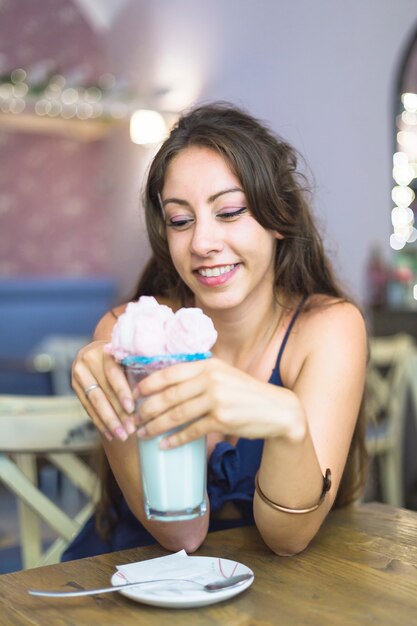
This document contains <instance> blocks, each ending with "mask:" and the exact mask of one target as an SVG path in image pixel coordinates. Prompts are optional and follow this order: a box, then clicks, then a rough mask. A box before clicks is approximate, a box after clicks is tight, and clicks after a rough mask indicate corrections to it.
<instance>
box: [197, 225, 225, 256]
mask: <svg viewBox="0 0 417 626" xmlns="http://www.w3.org/2000/svg"><path fill="white" fill-rule="evenodd" d="M222 248H223V239H222V228H221V225H220V224H217V223H216V222H215V221H214V220H204V221H202V222H201V221H200V222H199V221H196V223H195V225H194V232H193V237H192V241H191V251H192V253H193V254H196V255H198V256H208V255H209V254H210V253H212V252H220V251H221V250H222Z"/></svg>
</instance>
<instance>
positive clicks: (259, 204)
mask: <svg viewBox="0 0 417 626" xmlns="http://www.w3.org/2000/svg"><path fill="white" fill-rule="evenodd" d="M305 193H306V190H305V181H304V179H303V177H302V176H301V175H300V174H299V173H298V172H297V158H296V154H295V151H294V150H293V149H292V148H291V147H290V146H289V145H288V144H287V143H286V142H284V141H282V140H281V139H280V138H278V137H277V136H275V135H274V134H273V133H272V132H271V131H270V130H269V129H268V128H267V127H266V126H264V125H263V124H261V123H260V122H259V121H257V120H256V119H254V118H253V117H251V116H250V115H248V114H247V113H246V112H244V111H242V110H239V109H237V108H235V107H232V106H229V105H227V104H213V105H208V106H201V107H199V108H196V109H194V110H192V111H191V112H189V113H187V114H185V115H183V116H182V117H181V119H180V120H179V122H178V123H177V125H176V126H175V128H174V129H173V130H172V132H171V134H170V136H169V138H168V139H167V140H166V141H165V143H164V144H163V145H162V147H161V148H160V150H159V152H158V153H157V155H156V157H155V158H154V160H153V163H152V165H151V168H150V171H149V176H148V180H147V185H146V192H145V203H144V204H145V210H146V221H147V229H148V234H149V238H150V243H151V246H152V250H153V257H152V259H151V261H150V264H149V265H148V267H147V268H146V269H145V272H144V275H143V279H142V281H141V283H140V285H139V288H138V291H137V293H136V294H135V298H137V297H138V296H139V295H150V294H152V295H155V296H156V297H157V298H158V300H159V301H160V302H163V303H167V304H169V305H170V306H171V307H172V308H174V309H176V308H178V307H180V306H197V307H200V308H201V309H203V311H204V312H205V313H206V314H207V315H209V316H210V317H211V318H212V320H213V322H214V325H215V328H216V330H217V332H218V340H217V342H216V344H215V346H214V348H213V355H214V356H213V358H212V359H209V360H207V361H199V362H194V363H182V364H178V365H175V366H172V367H170V368H167V369H165V370H162V371H160V372H156V373H154V374H152V375H151V376H149V377H148V378H146V379H145V380H143V381H142V382H141V383H140V394H141V396H144V397H146V400H145V401H144V403H143V404H142V406H141V408H140V422H141V424H142V427H141V428H140V429H139V430H138V416H135V415H134V410H133V401H132V395H131V392H130V390H129V386H128V384H127V381H126V378H125V376H124V374H123V371H122V368H121V367H120V366H119V365H118V364H117V363H116V362H115V361H114V359H113V357H112V356H110V355H108V354H106V353H105V352H104V351H103V346H104V344H105V343H107V342H108V341H109V338H110V334H111V330H112V327H113V325H114V323H115V319H116V317H117V316H118V315H119V314H120V313H121V312H122V311H123V309H124V307H120V308H118V309H117V310H115V311H112V312H110V313H108V314H107V315H105V317H104V318H103V319H102V320H101V321H100V323H99V325H98V327H97V329H96V333H95V338H94V341H93V342H92V343H91V344H89V345H87V346H86V347H85V348H83V350H81V352H80V353H79V355H78V357H77V359H76V361H75V364H74V367H73V386H74V389H75V391H76V393H77V395H78V396H79V398H80V400H81V402H82V404H83V405H84V407H85V408H86V410H87V412H88V413H89V414H90V416H91V418H92V420H93V421H94V423H95V425H96V426H97V428H98V429H99V431H100V432H101V433H102V435H103V437H102V439H103V447H104V450H105V453H106V456H107V459H108V462H109V464H110V466H111V470H112V474H113V476H114V477H115V479H116V481H117V485H116V483H113V484H112V483H111V482H108V480H106V486H107V487H108V488H107V490H106V489H105V490H104V492H103V494H104V495H103V501H102V506H101V509H100V515H99V522H101V528H102V529H103V522H104V526H105V530H107V531H108V532H107V538H103V536H102V537H101V538H100V535H99V533H98V532H97V530H96V525H95V523H94V521H93V520H90V522H89V523H88V524H87V526H86V527H85V528H84V530H83V531H82V533H81V535H80V536H79V537H78V538H77V539H76V540H75V542H74V544H73V545H72V546H70V548H69V549H68V550H67V552H66V554H65V555H64V558H65V559H71V558H78V557H80V556H86V555H88V554H94V553H98V552H106V551H109V550H113V549H121V548H126V547H131V546H134V545H141V544H142V545H143V544H145V543H150V542H152V541H158V542H159V543H160V544H161V545H163V546H164V547H166V548H167V549H170V550H179V549H181V548H185V549H186V550H187V551H188V552H192V551H194V550H196V549H197V548H198V547H199V546H200V545H201V543H202V542H203V541H204V538H205V536H206V534H207V532H208V530H211V529H214V528H222V527H230V526H238V525H243V524H249V523H253V522H254V523H255V524H256V526H257V528H258V530H259V532H260V534H261V535H262V537H263V539H264V541H265V542H266V544H267V545H268V546H269V547H270V548H271V550H273V551H274V552H275V553H276V554H279V555H291V554H294V553H297V552H300V551H301V550H303V549H304V548H306V546H307V545H308V544H309V542H310V541H311V540H312V538H313V537H314V536H315V534H316V533H317V531H318V529H319V528H320V525H321V524H322V522H323V520H324V519H325V517H326V515H327V513H328V512H329V510H330V509H331V508H332V506H333V505H334V504H336V505H337V504H339V505H341V504H346V503H348V502H351V501H352V500H353V499H354V497H355V493H356V491H355V490H356V489H357V487H358V486H360V483H361V480H362V478H363V469H364V458H365V457H364V445H363V420H362V419H361V418H359V419H358V415H359V413H360V405H361V398H362V393H363V387H364V377H365V366H366V356H367V339H366V331H365V325H364V321H363V318H362V315H361V313H360V312H359V311H358V309H357V308H356V307H355V306H354V305H353V304H352V303H351V302H350V301H349V300H348V299H347V297H346V296H345V295H344V294H343V292H342V291H341V289H340V288H339V286H338V285H337V283H336V281H335V279H334V277H333V273H332V270H331V267H330V265H329V262H328V260H327V258H326V256H325V253H324V251H323V246H322V242H321V239H320V236H319V234H318V232H317V230H316V227H315V225H314V222H313V218H312V214H311V211H310V207H309V206H308V203H307V200H306V196H305ZM195 418H200V419H198V420H197V421H196V420H195ZM179 424H189V425H188V426H187V427H185V428H184V429H183V430H181V431H180V432H178V433H177V434H175V435H172V436H170V437H167V438H165V440H164V446H165V447H167V448H169V447H175V446H179V445H182V444H184V443H185V442H187V441H190V440H192V439H194V438H197V437H200V436H202V435H205V434H207V435H208V501H209V507H208V509H209V512H208V513H207V514H206V515H205V516H204V517H201V518H198V519H194V520H191V521H186V522H173V523H166V522H155V521H153V522H152V521H148V520H146V519H145V516H144V510H143V501H142V494H141V483H140V472H139V464H138V453H137V443H136V441H137V437H138V436H139V437H152V436H155V435H158V434H161V433H164V432H166V431H168V430H169V429H171V428H173V427H174V426H178V425H179ZM110 478H111V474H110ZM109 494H110V496H109ZM99 526H100V524H99Z"/></svg>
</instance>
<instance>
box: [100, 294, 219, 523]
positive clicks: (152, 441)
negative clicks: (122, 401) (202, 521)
mask: <svg viewBox="0 0 417 626" xmlns="http://www.w3.org/2000/svg"><path fill="white" fill-rule="evenodd" d="M216 339H217V332H216V330H215V328H214V326H213V322H212V321H211V319H210V318H209V317H207V315H205V314H204V313H203V311H202V310H201V309H198V308H192V307H190V308H182V309H179V310H178V311H176V312H175V313H174V312H173V311H172V310H171V308H170V307H168V306H166V305H163V304H159V303H158V302H157V300H156V299H155V298H153V297H151V296H142V297H141V298H139V300H138V301H137V302H130V303H129V304H128V305H127V307H126V310H125V312H124V313H123V314H122V315H120V317H119V318H118V320H117V322H116V324H115V325H114V327H113V332H112V341H111V343H110V344H108V345H107V346H106V350H107V351H108V352H109V353H111V354H112V355H113V356H114V358H115V359H116V360H117V361H119V362H120V363H121V364H122V365H123V367H124V369H125V372H126V376H127V379H128V381H129V385H130V388H131V389H132V391H133V396H134V397H137V398H138V399H137V400H136V410H137V411H139V409H140V405H141V402H143V401H144V399H143V398H140V396H138V395H137V394H135V390H136V388H137V385H138V383H139V382H140V381H141V380H143V378H145V377H146V376H149V375H150V374H152V373H153V372H155V371H157V370H160V369H163V368H165V367H169V366H171V365H174V364H176V363H185V362H189V361H200V360H203V359H207V358H209V357H210V356H211V352H210V349H211V347H212V346H213V345H214V343H215V341H216ZM196 419H198V418H196ZM184 427H186V426H180V427H178V428H176V429H174V430H171V431H168V432H166V433H164V434H163V435H159V436H157V437H152V438H138V447H139V463H140V471H141V479H142V490H143V498H144V506H145V513H146V516H147V517H148V519H154V520H161V521H175V520H186V519H193V518H194V517H198V516H200V515H203V514H204V513H205V512H206V500H205V491H206V465H207V458H206V457H207V454H206V437H200V438H199V439H196V440H194V441H191V442H189V443H186V444H184V445H182V446H179V447H177V448H172V449H169V450H166V449H162V448H161V447H160V442H161V439H163V438H164V437H167V436H169V434H171V433H173V432H176V431H177V430H179V429H180V428H184Z"/></svg>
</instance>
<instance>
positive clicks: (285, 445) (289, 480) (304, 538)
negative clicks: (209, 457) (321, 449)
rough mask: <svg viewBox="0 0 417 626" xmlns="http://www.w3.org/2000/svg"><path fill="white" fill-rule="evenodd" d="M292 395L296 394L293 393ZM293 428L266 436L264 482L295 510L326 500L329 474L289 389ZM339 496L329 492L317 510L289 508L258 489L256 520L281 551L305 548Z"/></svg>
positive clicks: (261, 471)
mask: <svg viewBox="0 0 417 626" xmlns="http://www.w3.org/2000/svg"><path fill="white" fill-rule="evenodd" d="M291 396H292V397H291ZM287 408H288V410H289V412H290V413H292V417H291V423H292V424H293V426H292V427H290V428H289V429H288V434H286V435H285V436H280V437H275V438H270V439H266V440H265V444H264V449H263V455H262V461H261V466H260V469H259V474H258V480H259V486H260V488H261V489H262V491H263V492H264V494H265V495H266V496H267V498H268V499H269V500H271V501H272V502H275V503H277V504H279V505H281V506H283V507H287V508H290V509H305V508H310V507H312V506H314V505H315V504H316V503H317V502H319V500H320V496H321V494H322V490H323V473H324V470H322V468H321V467H320V464H319V461H318V459H317V454H316V451H315V448H314V444H313V440H312V438H311V434H310V430H309V428H308V424H307V420H306V418H305V415H304V412H303V409H302V407H301V405H300V403H299V402H298V400H297V398H296V396H295V394H292V392H288V407H287ZM332 500H333V496H332V494H330V493H329V494H327V496H326V498H325V499H324V501H323V502H322V504H321V505H320V506H319V507H318V509H317V510H316V511H313V512H311V513H305V514H297V513H284V512H282V511H279V510H277V509H275V508H273V507H272V506H271V505H269V504H267V503H266V502H265V501H264V500H262V499H261V498H260V496H259V495H258V494H257V493H256V492H255V496H254V515H255V523H256V525H257V527H258V530H259V532H260V533H261V535H262V537H263V539H264V541H265V543H266V544H267V545H268V546H269V547H270V548H271V549H272V550H273V551H274V552H276V553H277V554H281V555H287V554H294V553H297V552H301V551H302V550H303V549H304V548H305V547H306V546H307V545H308V543H309V542H310V541H311V539H312V538H313V537H314V535H315V534H316V532H317V531H318V529H319V528H320V525H321V523H322V521H323V520H324V518H325V516H326V514H327V512H328V511H329V509H330V507H331V501H332Z"/></svg>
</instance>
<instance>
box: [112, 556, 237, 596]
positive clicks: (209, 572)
mask: <svg viewBox="0 0 417 626" xmlns="http://www.w3.org/2000/svg"><path fill="white" fill-rule="evenodd" d="M238 565H239V564H238V563H235V562H233V561H225V560H223V561H222V559H220V558H207V557H204V556H203V557H201V556H188V554H187V553H186V552H185V550H181V551H180V552H177V553H175V554H169V555H168V556H162V557H159V558H156V559H149V560H148V561H138V562H137V563H128V564H126V565H117V566H116V567H117V570H118V575H119V577H121V578H122V579H123V580H124V581H125V582H138V581H145V580H152V581H158V580H161V579H167V578H168V579H175V580H172V581H165V582H162V581H161V583H160V584H159V585H158V583H156V586H158V587H159V588H161V586H162V587H163V588H164V589H169V590H171V591H175V592H180V593H181V592H183V591H187V593H188V592H189V591H196V592H198V591H201V589H200V588H199V587H198V586H197V585H193V584H192V583H186V582H183V581H184V580H188V581H190V580H191V581H196V582H198V583H201V584H203V585H205V584H207V583H210V582H215V581H218V580H220V579H222V578H229V576H233V575H234V574H236V569H237V567H238ZM176 580H178V581H179V582H178V583H177V582H175V581H176ZM150 588H152V591H154V590H155V586H154V585H146V586H145V587H144V589H147V590H149V591H151V589H150Z"/></svg>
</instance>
